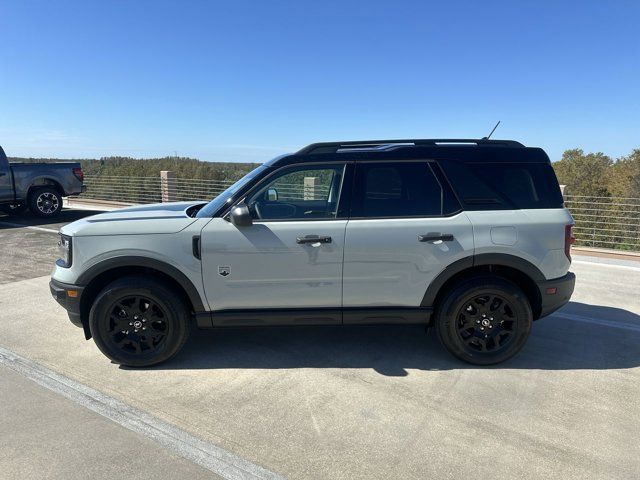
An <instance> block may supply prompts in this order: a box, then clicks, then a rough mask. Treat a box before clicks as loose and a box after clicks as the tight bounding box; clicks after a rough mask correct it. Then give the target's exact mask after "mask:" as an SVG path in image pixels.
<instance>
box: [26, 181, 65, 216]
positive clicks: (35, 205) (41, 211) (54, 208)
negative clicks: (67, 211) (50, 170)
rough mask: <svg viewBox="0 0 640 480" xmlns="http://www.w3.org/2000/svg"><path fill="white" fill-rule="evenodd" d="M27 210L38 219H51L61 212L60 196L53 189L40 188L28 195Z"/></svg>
mask: <svg viewBox="0 0 640 480" xmlns="http://www.w3.org/2000/svg"><path fill="white" fill-rule="evenodd" d="M28 203H29V210H31V213H33V214H34V215H36V216H38V217H53V216H55V215H57V214H58V213H60V210H62V195H60V192H58V190H56V189H55V188H51V187H42V188H37V189H35V190H33V191H32V192H31V193H30V194H29V199H28Z"/></svg>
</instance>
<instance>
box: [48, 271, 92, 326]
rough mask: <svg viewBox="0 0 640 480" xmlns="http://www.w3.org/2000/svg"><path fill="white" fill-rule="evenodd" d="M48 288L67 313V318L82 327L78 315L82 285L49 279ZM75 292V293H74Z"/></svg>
mask: <svg viewBox="0 0 640 480" xmlns="http://www.w3.org/2000/svg"><path fill="white" fill-rule="evenodd" d="M49 290H50V291H51V295H52V296H53V298H55V299H56V301H57V302H58V303H59V304H60V305H62V307H63V308H64V309H65V310H66V311H67V314H68V315H69V320H71V323H73V324H74V325H75V326H77V327H82V326H83V325H82V318H81V317H80V297H81V296H82V291H83V290H84V287H79V286H77V285H70V284H68V283H62V282H58V281H57V280H53V279H51V281H50V282H49ZM74 292H75V293H74Z"/></svg>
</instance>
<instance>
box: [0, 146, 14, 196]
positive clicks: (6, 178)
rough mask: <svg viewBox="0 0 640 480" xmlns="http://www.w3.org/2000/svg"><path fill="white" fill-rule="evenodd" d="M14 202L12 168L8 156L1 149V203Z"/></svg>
mask: <svg viewBox="0 0 640 480" xmlns="http://www.w3.org/2000/svg"><path fill="white" fill-rule="evenodd" d="M10 200H13V183H12V182H11V167H10V166H9V161H8V160H7V156H6V155H5V154H4V151H3V150H2V147H0V201H2V202H6V201H10Z"/></svg>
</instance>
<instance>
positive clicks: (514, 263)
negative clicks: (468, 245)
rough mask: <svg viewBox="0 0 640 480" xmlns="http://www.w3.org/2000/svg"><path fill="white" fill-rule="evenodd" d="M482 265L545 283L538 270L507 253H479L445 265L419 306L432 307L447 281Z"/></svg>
mask: <svg viewBox="0 0 640 480" xmlns="http://www.w3.org/2000/svg"><path fill="white" fill-rule="evenodd" d="M482 265H500V266H503V267H510V268H513V269H515V270H519V271H520V272H522V273H524V274H525V275H527V276H528V277H529V278H530V279H531V280H532V281H533V282H535V283H536V284H540V283H542V282H545V281H546V278H545V276H544V274H543V273H542V272H541V271H540V269H539V268H538V267H536V266H535V265H534V264H533V263H531V262H530V261H528V260H525V259H524V258H522V257H518V256H516V255H510V254H508V253H481V254H479V255H470V256H468V257H464V258H461V259H460V260H457V261H455V262H453V263H452V264H450V265H447V267H445V269H444V270H442V272H440V273H439V274H438V276H436V278H434V279H433V281H432V282H431V284H430V285H429V287H428V288H427V291H426V292H425V294H424V297H423V298H422V302H421V303H420V306H421V307H432V306H433V304H434V302H435V300H436V297H437V295H438V293H439V292H440V289H441V288H442V287H443V285H444V284H445V283H446V282H447V281H448V280H450V279H451V278H453V277H454V276H455V275H457V274H459V273H461V272H463V271H464V270H467V269H469V268H473V267H478V266H482Z"/></svg>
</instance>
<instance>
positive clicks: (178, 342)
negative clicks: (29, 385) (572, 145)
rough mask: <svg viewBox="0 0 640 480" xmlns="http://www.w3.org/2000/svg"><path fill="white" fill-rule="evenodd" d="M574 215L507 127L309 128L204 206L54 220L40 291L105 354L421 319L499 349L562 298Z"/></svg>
mask: <svg viewBox="0 0 640 480" xmlns="http://www.w3.org/2000/svg"><path fill="white" fill-rule="evenodd" d="M572 225H573V219H572V217H571V215H570V214H569V212H568V211H567V210H566V209H565V208H564V204H563V198H562V194H561V192H560V188H559V186H558V181H557V179H556V177H555V174H554V172H553V168H552V167H551V164H550V161H549V158H548V156H547V155H546V154H545V152H544V151H543V150H542V149H539V148H529V147H525V146H524V145H522V144H520V143H518V142H515V141H508V140H485V139H483V140H459V139H455V140H446V139H445V140H416V139H410V140H382V141H360V142H335V143H317V144H313V145H309V146H308V147H305V148H303V149H302V150H300V151H299V152H297V153H295V154H290V155H283V156H280V157H278V158H275V159H273V160H271V161H268V162H266V163H265V164H263V165H261V166H259V167H258V168H256V169H255V170H253V171H252V172H250V173H249V174H247V175H246V176H245V177H243V178H242V179H240V180H239V181H238V182H236V183H235V184H234V185H232V186H231V187H229V188H228V189H227V190H226V191H224V192H223V193H221V194H220V195H219V196H217V197H216V198H214V199H213V200H212V201H211V202H209V203H202V202H181V203H167V204H157V205H144V206H138V207H131V208H125V209H121V210H117V211H114V212H110V213H103V214H99V215H95V216H93V217H88V218H85V219H82V220H79V221H76V222H74V223H71V224H69V225H66V226H64V227H62V229H61V231H60V250H61V258H60V259H59V260H58V261H57V262H56V266H55V268H54V271H53V274H52V279H51V282H50V289H51V292H52V294H53V296H54V297H55V298H56V300H57V301H58V302H59V303H60V304H61V305H63V306H64V307H65V308H66V309H67V311H68V314H69V318H70V319H71V321H72V322H73V323H74V324H76V325H77V326H80V327H82V328H83V329H84V333H85V337H86V338H87V339H90V338H91V337H93V338H94V340H95V342H96V344H97V346H98V347H99V348H100V350H101V351H102V352H103V353H104V354H105V355H106V356H107V357H109V358H110V359H111V360H112V361H114V362H116V363H119V364H124V365H129V366H139V367H143V366H150V365H154V364H157V363H160V362H163V361H166V360H167V359H169V358H171V357H172V356H174V355H175V354H176V353H177V352H178V351H179V350H180V349H181V348H182V346H183V345H184V343H185V341H186V340H187V337H188V335H189V332H190V330H191V327H192V324H195V325H196V326H197V327H199V328H219V327H229V326H233V327H236V326H256V325H258V326H260V325H341V324H343V325H353V324H423V325H427V326H428V325H431V326H434V327H435V329H436V331H437V334H438V337H439V338H440V340H441V342H442V344H443V345H444V346H445V347H446V349H447V350H448V351H449V352H451V353H452V354H453V355H455V356H456V357H458V358H459V359H462V360H464V361H466V362H469V363H472V364H476V365H489V364H495V363H498V362H502V361H504V360H506V359H508V358H510V357H512V356H513V355H515V354H516V353H517V352H518V351H520V350H521V349H522V347H523V346H524V344H525V342H526V340H527V338H528V336H529V333H530V331H531V327H532V322H533V321H534V320H537V319H539V318H541V317H544V316H546V315H549V314H550V313H552V312H553V311H555V310H557V309H558V308H560V307H561V306H563V305H564V304H566V303H567V302H568V301H569V299H570V297H571V294H572V293H573V288H574V283H575V276H574V275H573V273H571V272H569V267H570V265H571V257H570V245H571V243H572V242H573V237H572V230H571V229H572Z"/></svg>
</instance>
